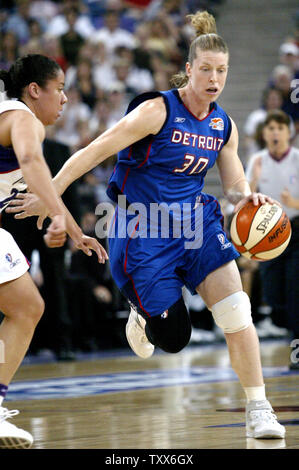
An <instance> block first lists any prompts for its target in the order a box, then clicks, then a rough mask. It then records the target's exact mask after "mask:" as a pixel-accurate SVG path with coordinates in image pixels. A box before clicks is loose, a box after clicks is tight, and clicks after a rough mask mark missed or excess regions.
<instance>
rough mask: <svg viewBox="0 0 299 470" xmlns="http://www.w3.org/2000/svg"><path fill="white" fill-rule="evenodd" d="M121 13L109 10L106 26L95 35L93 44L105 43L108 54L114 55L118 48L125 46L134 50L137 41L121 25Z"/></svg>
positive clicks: (105, 21)
mask: <svg viewBox="0 0 299 470" xmlns="http://www.w3.org/2000/svg"><path fill="white" fill-rule="evenodd" d="M119 23H120V17H119V13H118V12H117V11H114V10H107V11H106V13H105V18H104V26H103V27H102V28H100V29H99V30H98V31H97V32H96V33H95V34H94V35H93V38H92V40H93V42H94V43H95V44H97V43H98V42H103V43H104V44H105V47H106V50H107V53H108V54H113V53H114V50H115V48H116V47H118V46H125V47H127V48H129V49H134V47H135V46H136V40H135V37H134V35H133V34H132V33H130V32H129V31H127V30H125V29H123V28H121V27H120V25H119Z"/></svg>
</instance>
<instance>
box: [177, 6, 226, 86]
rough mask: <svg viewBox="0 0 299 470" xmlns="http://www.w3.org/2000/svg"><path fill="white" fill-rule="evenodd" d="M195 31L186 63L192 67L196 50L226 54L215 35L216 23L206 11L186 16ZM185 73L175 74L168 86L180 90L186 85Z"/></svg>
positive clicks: (219, 38)
mask: <svg viewBox="0 0 299 470" xmlns="http://www.w3.org/2000/svg"><path fill="white" fill-rule="evenodd" d="M187 18H190V20H191V21H190V22H191V24H192V26H193V28H194V30H195V34H196V38H195V39H194V40H193V41H192V43H191V45H190V49H189V55H188V62H189V63H190V64H191V65H192V64H193V61H194V59H195V58H196V53H197V49H200V50H201V51H214V52H223V53H225V54H228V47H227V45H226V43H225V42H224V40H223V39H222V37H221V36H219V35H218V34H217V27H216V21H215V18H214V17H213V15H210V13H208V12H207V11H198V12H197V13H195V14H194V15H187ZM188 80H189V78H188V76H187V74H186V73H185V72H179V73H177V74H175V75H174V76H173V77H172V78H171V80H170V84H171V85H172V86H174V87H175V88H181V87H183V86H185V85H187V83H188Z"/></svg>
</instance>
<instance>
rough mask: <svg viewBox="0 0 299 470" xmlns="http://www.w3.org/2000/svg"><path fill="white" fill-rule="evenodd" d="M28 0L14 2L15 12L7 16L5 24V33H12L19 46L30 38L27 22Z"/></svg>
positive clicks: (28, 19) (28, 13) (28, 16)
mask: <svg viewBox="0 0 299 470" xmlns="http://www.w3.org/2000/svg"><path fill="white" fill-rule="evenodd" d="M30 19H32V17H31V16H30V0H16V11H15V13H13V14H12V15H9V16H8V18H7V21H6V24H5V31H11V32H13V33H14V34H15V35H16V36H17V37H18V39H19V41H20V44H25V43H26V42H27V41H28V40H29V38H30V29H29V21H30Z"/></svg>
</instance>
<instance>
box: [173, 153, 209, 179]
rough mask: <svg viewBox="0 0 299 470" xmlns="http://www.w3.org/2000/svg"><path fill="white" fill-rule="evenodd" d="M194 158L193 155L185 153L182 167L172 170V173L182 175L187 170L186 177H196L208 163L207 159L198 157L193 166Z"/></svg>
mask: <svg viewBox="0 0 299 470" xmlns="http://www.w3.org/2000/svg"><path fill="white" fill-rule="evenodd" d="M195 158H196V157H195V155H191V154H190V153H186V155H185V156H184V163H183V166H182V167H181V168H175V169H174V170H173V171H174V173H184V172H185V171H187V170H189V172H188V173H187V174H188V175H196V174H198V173H200V172H201V171H203V170H204V169H205V167H206V166H207V164H208V163H209V159H208V158H207V157H199V159H198V160H197V162H196V163H195V165H194V161H195ZM191 167H192V168H191Z"/></svg>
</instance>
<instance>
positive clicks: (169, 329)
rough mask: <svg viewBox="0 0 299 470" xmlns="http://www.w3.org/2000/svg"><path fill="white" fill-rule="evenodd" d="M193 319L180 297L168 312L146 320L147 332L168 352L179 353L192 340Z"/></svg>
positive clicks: (154, 342) (150, 338)
mask: <svg viewBox="0 0 299 470" xmlns="http://www.w3.org/2000/svg"><path fill="white" fill-rule="evenodd" d="M191 330H192V328H191V321H190V317H189V313H188V311H187V309H186V306H185V303H184V301H183V299H182V298H180V299H179V300H178V301H177V302H176V303H175V304H173V305H172V306H171V307H170V308H169V309H168V314H167V315H166V316H165V315H157V316H155V317H152V318H149V319H147V320H146V334H147V335H148V338H149V340H150V341H151V342H152V343H153V344H154V345H155V346H157V347H159V348H160V349H162V350H163V351H165V352H168V353H178V352H180V351H181V350H182V349H184V347H185V346H187V344H188V343H189V341H190V337H191Z"/></svg>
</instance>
